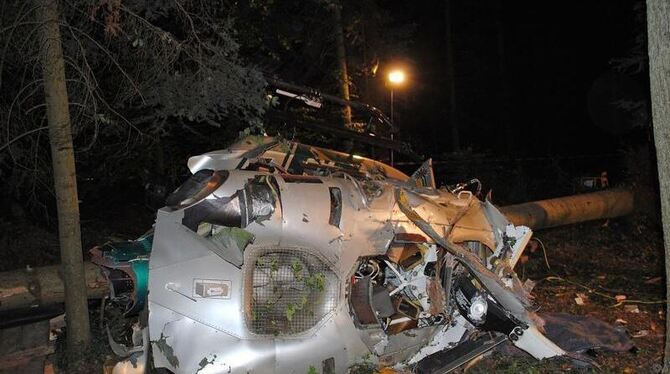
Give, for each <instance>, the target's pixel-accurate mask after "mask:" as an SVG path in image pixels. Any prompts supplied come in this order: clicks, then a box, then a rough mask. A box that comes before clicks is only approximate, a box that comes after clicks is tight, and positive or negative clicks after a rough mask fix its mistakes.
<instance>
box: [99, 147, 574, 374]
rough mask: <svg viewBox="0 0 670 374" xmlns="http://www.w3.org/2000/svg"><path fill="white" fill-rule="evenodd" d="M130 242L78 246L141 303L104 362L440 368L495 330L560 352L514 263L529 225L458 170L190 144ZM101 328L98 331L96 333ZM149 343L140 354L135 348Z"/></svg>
mask: <svg viewBox="0 0 670 374" xmlns="http://www.w3.org/2000/svg"><path fill="white" fill-rule="evenodd" d="M188 167H189V169H190V171H191V173H192V176H191V177H190V179H188V180H187V181H186V182H185V183H184V184H183V185H182V186H181V187H180V188H178V189H177V190H176V191H175V192H174V193H173V194H172V195H171V196H170V197H169V198H168V200H167V206H166V207H164V208H162V209H160V210H159V211H158V214H157V218H156V223H155V226H154V229H153V231H152V232H150V233H149V234H147V235H145V236H143V237H141V238H139V239H138V240H136V241H133V242H126V243H108V244H105V245H103V246H101V247H96V248H94V249H93V250H92V253H93V259H92V261H93V262H94V263H96V264H98V265H99V266H100V267H101V269H102V270H103V272H104V273H105V275H106V277H107V278H108V284H109V286H110V288H111V295H112V298H113V299H115V300H117V301H123V302H125V303H126V306H127V307H126V312H127V313H128V314H133V313H138V312H141V311H148V318H147V316H146V314H145V317H144V318H141V319H140V320H141V321H143V322H144V325H142V326H140V327H138V328H137V331H136V334H134V336H135V337H136V339H134V341H135V344H136V345H137V347H134V348H130V349H124V348H123V347H122V346H120V345H118V344H115V343H113V342H112V346H113V348H115V351H116V352H117V354H120V355H124V356H129V358H128V360H126V361H122V362H120V363H119V364H117V370H119V371H118V372H126V373H131V372H138V373H139V372H145V370H147V368H148V367H149V366H152V367H156V368H166V369H168V370H170V371H172V372H175V373H194V372H221V373H248V372H260V373H265V372H277V373H311V372H321V373H344V372H347V371H348V370H349V369H350V368H352V367H355V366H356V365H360V364H362V363H364V362H373V363H374V364H375V365H379V366H385V367H395V368H412V367H414V366H416V365H417V364H420V363H421V362H422V361H425V360H428V359H430V357H431V355H434V354H436V353H439V352H452V353H453V355H452V358H451V359H450V360H448V361H447V362H444V363H443V364H442V365H441V369H440V370H441V371H442V372H447V371H449V370H452V369H455V368H456V367H458V366H460V365H462V364H464V363H466V362H468V361H469V360H471V359H473V358H476V357H477V356H479V355H481V354H483V353H485V352H487V351H489V350H490V349H492V348H494V347H495V346H497V345H498V344H500V343H502V342H505V341H509V342H511V343H512V344H514V345H515V346H516V347H518V348H520V349H522V350H523V351H526V352H528V353H529V354H531V355H532V356H534V357H535V358H537V359H544V358H550V357H554V356H562V355H566V354H567V355H571V354H569V353H567V352H566V351H564V350H563V349H561V348H560V347H559V346H558V345H557V344H555V343H554V342H552V341H551V340H550V339H548V338H547V337H546V336H545V335H544V334H543V320H542V318H540V317H539V316H538V315H537V314H536V313H535V308H534V307H533V305H532V303H531V301H530V296H529V294H528V292H527V291H526V290H525V289H524V287H523V286H522V284H521V282H520V281H519V279H518V278H517V276H516V274H515V273H514V271H513V269H514V266H515V264H516V262H517V261H518V260H519V258H520V256H521V254H522V252H523V250H524V248H525V247H526V244H527V243H528V242H529V240H530V238H531V236H532V231H531V230H530V229H529V228H527V227H524V226H515V225H513V224H511V223H510V222H509V221H508V220H507V218H506V217H505V216H504V215H503V214H501V213H500V211H498V209H497V208H496V207H494V206H493V205H492V204H491V203H490V202H489V201H481V200H479V199H478V198H477V197H476V196H475V195H474V194H473V193H472V192H470V191H468V190H467V189H466V188H464V187H465V186H463V185H461V186H458V187H456V188H454V189H451V190H449V189H444V188H440V189H438V188H436V186H435V182H434V177H433V173H432V168H431V166H430V162H427V163H425V164H424V166H422V167H421V168H420V169H419V170H418V171H417V172H416V173H415V174H414V175H412V177H408V176H406V175H405V174H403V173H402V172H400V171H398V170H396V169H394V168H392V167H390V166H388V165H385V164H383V163H380V162H377V161H373V160H370V159H366V158H362V157H358V156H351V155H347V154H344V153H339V152H335V151H331V150H327V149H322V148H317V147H312V146H308V145H303V144H299V143H293V142H285V141H278V140H275V139H273V138H269V137H251V138H247V139H245V140H242V141H240V142H238V143H236V144H234V145H233V146H231V147H230V148H228V149H225V150H222V151H216V152H210V153H206V154H203V155H200V156H195V157H192V158H191V159H189V162H188ZM110 340H111V339H110ZM149 357H151V361H152V362H149V359H148V358H149Z"/></svg>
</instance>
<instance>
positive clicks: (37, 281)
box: [0, 189, 634, 312]
mask: <svg viewBox="0 0 670 374" xmlns="http://www.w3.org/2000/svg"><path fill="white" fill-rule="evenodd" d="M633 203H634V199H633V194H632V193H631V192H630V191H628V190H624V189H611V190H606V191H601V192H593V193H587V194H581V195H574V196H567V197H561V198H556V199H549V200H540V201H532V202H529V203H524V204H518V205H510V206H506V207H502V208H501V209H500V210H501V211H502V212H503V213H504V214H505V215H506V216H507V217H508V218H509V219H510V221H512V222H513V223H514V224H516V225H525V226H528V227H530V228H532V229H535V230H537V229H543V228H548V227H554V226H562V225H569V224H573V223H578V222H584V221H589V220H594V219H604V218H614V217H619V216H623V215H626V214H630V213H631V212H632V211H633V205H634V204H633ZM85 265H86V266H85V271H86V290H87V292H88V298H89V299H96V298H97V299H99V298H102V297H103V296H105V295H106V294H107V293H108V289H107V281H106V280H105V278H104V277H103V276H102V275H101V274H100V271H99V270H98V268H97V266H96V265H93V264H92V263H90V262H87V263H86V264H85ZM63 296H64V291H63V280H62V277H61V275H60V267H59V266H46V267H41V268H35V269H30V270H25V269H23V270H14V271H8V272H4V273H0V312H4V311H9V310H15V309H19V308H26V307H34V306H46V305H52V304H57V303H62V302H63Z"/></svg>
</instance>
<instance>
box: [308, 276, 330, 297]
mask: <svg viewBox="0 0 670 374" xmlns="http://www.w3.org/2000/svg"><path fill="white" fill-rule="evenodd" d="M325 284H326V277H325V276H324V275H323V273H316V274H312V275H309V276H307V277H305V286H307V288H309V289H311V290H312V291H318V292H323V290H324V287H325Z"/></svg>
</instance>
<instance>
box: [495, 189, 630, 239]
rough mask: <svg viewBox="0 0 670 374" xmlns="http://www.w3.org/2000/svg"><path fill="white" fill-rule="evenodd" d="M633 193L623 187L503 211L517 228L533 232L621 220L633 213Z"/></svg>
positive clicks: (531, 203)
mask: <svg viewBox="0 0 670 374" xmlns="http://www.w3.org/2000/svg"><path fill="white" fill-rule="evenodd" d="M634 203H635V199H634V196H633V193H632V192H631V191H629V190H626V189H623V188H613V189H610V190H604V191H599V192H591V193H585V194H580V195H573V196H566V197H559V198H555V199H549V200H539V201H531V202H529V203H523V204H517V205H509V206H504V207H501V208H500V211H502V212H503V214H504V215H505V216H507V218H508V219H509V220H510V221H511V222H512V223H514V224H515V225H524V226H528V227H530V228H531V229H533V230H539V229H546V228H549V227H556V226H564V225H571V224H573V223H579V222H585V221H591V220H595V219H605V218H614V217H621V216H625V215H627V214H630V213H632V212H633V208H634V205H635V204H634Z"/></svg>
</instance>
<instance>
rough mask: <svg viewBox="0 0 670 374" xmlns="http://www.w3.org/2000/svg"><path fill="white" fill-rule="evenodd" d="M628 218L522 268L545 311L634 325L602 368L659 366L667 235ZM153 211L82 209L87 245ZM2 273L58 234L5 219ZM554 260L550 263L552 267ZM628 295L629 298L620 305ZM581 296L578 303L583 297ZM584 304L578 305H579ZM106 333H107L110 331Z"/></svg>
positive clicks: (504, 363) (494, 365)
mask: <svg viewBox="0 0 670 374" xmlns="http://www.w3.org/2000/svg"><path fill="white" fill-rule="evenodd" d="M643 222H644V221H643V220H640V219H637V218H633V217H627V218H622V219H617V220H609V221H596V222H590V223H584V224H579V225H572V226H567V227H561V228H554V229H548V230H541V231H538V232H536V233H535V237H537V238H539V239H541V241H542V243H543V244H544V246H545V249H546V261H545V256H544V252H543V251H542V248H541V246H538V247H537V248H535V251H534V252H532V253H528V260H527V262H525V263H524V264H520V265H519V266H518V267H517V269H516V270H517V272H518V274H519V276H520V277H521V278H522V279H531V280H533V281H535V282H536V283H537V284H536V286H535V288H534V290H533V292H532V293H533V295H534V296H535V302H536V304H537V305H538V306H539V307H540V311H541V312H542V311H544V312H567V313H571V314H576V315H591V316H594V317H596V318H598V319H600V320H602V321H605V322H608V323H610V324H613V325H615V326H621V327H623V328H624V329H626V330H627V332H628V334H629V336H630V337H631V338H632V340H633V342H634V343H635V346H636V349H635V350H634V351H633V352H625V353H611V352H609V353H608V352H597V353H596V354H595V355H594V356H593V359H594V360H595V362H596V363H597V364H598V365H599V366H600V367H601V368H602V370H603V372H615V373H653V372H659V371H660V367H661V366H660V365H661V364H662V353H663V337H664V327H665V314H664V305H663V303H661V302H659V301H660V300H662V299H663V296H664V295H663V294H664V279H663V275H664V269H663V251H662V242H661V238H660V234H659V233H658V230H657V229H653V228H651V227H649V226H648V225H646V224H645V223H643ZM152 224H153V213H151V210H150V209H148V208H147V207H145V206H143V205H142V204H137V205H135V206H125V207H124V209H114V210H100V209H90V210H87V209H85V208H84V209H82V237H83V242H84V248H85V249H88V248H91V247H92V246H94V245H96V244H102V243H104V242H105V241H107V240H112V239H115V240H118V239H132V238H135V237H137V236H139V235H141V234H142V233H143V232H145V231H146V230H147V229H149V228H150V227H151V225H152ZM0 248H2V250H3V261H1V262H0V271H4V270H10V269H15V268H21V267H25V266H26V265H29V266H33V267H34V266H43V265H49V264H53V263H57V262H58V241H57V235H56V233H55V231H54V230H53V229H52V230H46V229H42V228H39V227H36V226H34V225H30V224H29V223H25V222H24V223H22V224H21V225H17V224H15V223H10V222H9V221H2V220H0ZM547 263H548V265H549V266H550V268H548V267H547ZM622 296H625V298H626V299H625V300H626V301H625V302H624V303H622V304H621V303H619V302H618V301H617V300H616V299H617V297H618V298H619V301H620V300H622V299H623V298H622ZM576 299H578V300H576ZM578 301H579V302H578ZM103 336H104V335H103ZM566 371H572V372H585V371H586V372H588V371H589V370H588V369H579V368H576V367H575V366H574V365H572V363H571V362H570V361H569V360H565V359H560V360H553V361H552V360H549V361H546V360H545V361H543V362H540V361H536V360H534V359H532V358H530V357H523V356H521V357H519V356H506V355H501V354H499V353H493V354H491V355H489V356H487V357H485V358H483V359H481V360H479V361H478V362H477V363H476V364H474V365H472V366H471V367H470V368H469V370H468V372H474V373H529V374H530V373H548V372H549V373H551V372H556V373H558V372H566Z"/></svg>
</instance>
